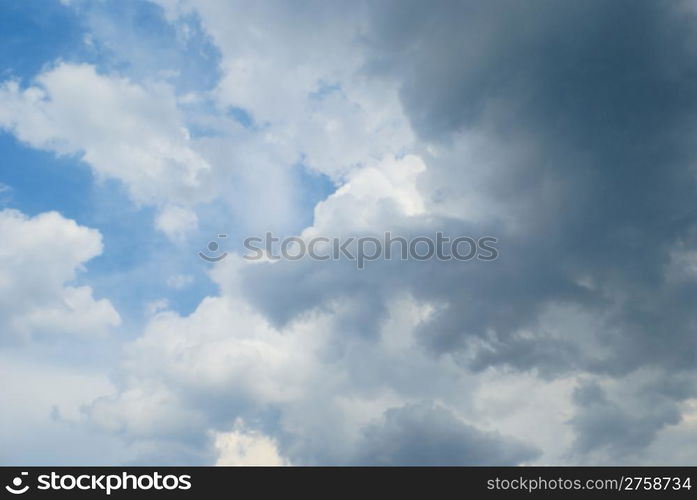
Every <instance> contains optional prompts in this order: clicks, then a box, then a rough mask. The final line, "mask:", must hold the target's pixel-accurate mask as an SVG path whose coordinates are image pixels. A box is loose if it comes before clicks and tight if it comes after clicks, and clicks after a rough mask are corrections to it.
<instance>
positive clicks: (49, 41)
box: [0, 0, 93, 83]
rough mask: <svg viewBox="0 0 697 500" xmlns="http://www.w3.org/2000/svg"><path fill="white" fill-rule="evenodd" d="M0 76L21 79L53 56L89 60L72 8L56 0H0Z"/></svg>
mask: <svg viewBox="0 0 697 500" xmlns="http://www.w3.org/2000/svg"><path fill="white" fill-rule="evenodd" d="M0 11H1V12H2V15H0V33H2V44H0V77H1V78H2V79H3V80H6V79H8V78H18V79H20V80H21V81H23V82H24V83H26V81H27V80H28V79H31V78H33V77H34V76H35V75H36V74H37V73H39V72H40V71H41V70H42V68H44V67H45V66H46V65H49V64H50V63H52V62H53V61H55V60H56V59H59V58H60V59H61V60H64V61H78V60H79V61H85V62H90V61H91V60H92V59H93V56H92V55H91V54H90V51H89V50H87V48H86V47H85V44H84V38H85V36H86V34H87V31H86V29H85V27H84V25H83V22H82V20H81V19H80V17H79V16H78V15H77V14H76V12H75V11H74V10H72V9H70V8H68V7H66V6H64V5H62V4H61V3H60V2H58V1H56V0H31V1H22V2H18V1H16V0H0Z"/></svg>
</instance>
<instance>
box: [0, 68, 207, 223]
mask: <svg viewBox="0 0 697 500" xmlns="http://www.w3.org/2000/svg"><path fill="white" fill-rule="evenodd" d="M0 102H1V103H2V106H0V127H2V128H5V129H7V130H10V131H11V132H12V133H14V134H15V135H16V136H17V138H18V139H20V140H21V141H24V142H26V143H28V144H29V145H31V146H33V147H35V148H39V149H45V150H48V151H52V152H55V153H57V154H70V155H81V157H82V159H83V160H84V161H85V162H86V163H88V164H89V165H90V166H91V167H92V169H93V172H94V173H95V175H96V177H97V178H98V179H105V178H114V179H118V180H120V181H122V182H123V183H124V184H125V185H126V186H127V188H128V190H129V192H130V194H131V196H132V198H133V200H134V201H135V202H137V203H147V204H154V205H163V204H165V203H174V204H180V205H191V204H192V203H195V202H196V201H200V200H202V199H206V198H207V197H208V196H209V195H210V193H209V192H208V191H207V190H206V179H207V176H208V173H209V171H210V165H209V164H208V163H207V162H206V161H205V160H204V159H203V158H202V157H201V156H200V154H198V153H197V152H196V151H194V150H193V149H192V147H191V144H190V138H189V135H188V132H187V130H186V128H185V127H184V121H183V117H182V115H181V114H180V112H179V110H178V108H177V101H176V96H175V95H174V91H173V89H172V88H171V87H170V86H168V85H166V84H163V83H148V84H146V85H137V84H135V83H133V82H131V81H129V80H128V79H126V78H123V77H119V76H113V75H104V74H99V73H98V72H97V70H96V69H95V67H94V66H91V65H88V64H70V63H59V64H58V65H56V66H55V67H53V68H51V69H48V70H47V71H45V72H43V73H41V74H40V75H39V76H37V77H36V79H35V83H34V85H32V86H30V87H28V88H25V89H22V88H20V86H19V84H18V83H17V82H16V81H13V80H9V81H5V82H4V83H3V84H2V85H0ZM164 217H165V218H168V219H170V218H169V217H168V216H167V215H164ZM185 222H186V224H185V225H184V227H180V226H177V227H172V225H171V224H169V225H166V229H168V230H171V231H173V232H174V233H175V234H179V232H180V231H181V230H183V229H188V228H189V226H190V225H191V217H188V218H187V219H186V221H185Z"/></svg>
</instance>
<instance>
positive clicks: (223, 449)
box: [214, 421, 289, 466]
mask: <svg viewBox="0 0 697 500" xmlns="http://www.w3.org/2000/svg"><path fill="white" fill-rule="evenodd" d="M214 446H215V449H216V451H217V452H218V460H217V462H216V465H250V466H253V465H265V466H269V465H289V464H288V461H287V460H286V459H284V458H283V457H282V456H281V455H280V454H279V451H278V447H277V445H276V443H275V442H274V440H273V439H271V438H269V437H268V436H264V435H263V434H261V433H260V432H258V431H254V430H252V431H249V430H246V429H245V427H244V424H243V423H242V421H239V422H238V423H237V424H236V425H235V430H233V431H230V432H216V433H215V434H214Z"/></svg>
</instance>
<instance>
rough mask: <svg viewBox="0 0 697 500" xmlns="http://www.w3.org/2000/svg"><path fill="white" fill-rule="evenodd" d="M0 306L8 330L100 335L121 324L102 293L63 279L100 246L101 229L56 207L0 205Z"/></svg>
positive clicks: (5, 327)
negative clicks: (29, 210) (26, 210)
mask: <svg viewBox="0 0 697 500" xmlns="http://www.w3.org/2000/svg"><path fill="white" fill-rule="evenodd" d="M0 234H2V235H3V244H2V247H0V311H1V312H2V314H1V315H0V317H2V320H1V322H2V324H3V331H4V332H5V333H6V334H11V335H12V334H14V335H29V334H31V333H32V332H64V333H71V334H79V335H86V336H93V335H101V334H104V333H106V332H107V331H108V330H109V328H111V327H114V326H117V325H119V324H120V317H119V315H118V313H117V312H116V310H115V309H114V307H113V306H112V305H111V303H110V302H109V301H108V300H106V299H95V298H94V297H93V296H92V289H91V288H90V287H89V286H72V285H68V284H67V283H69V282H71V281H72V280H73V279H74V278H75V277H76V271H78V270H80V269H82V268H83V265H84V263H85V262H87V261H88V260H90V259H92V258H93V257H96V256H97V255H99V254H100V253H101V252H102V242H101V235H100V234H99V232H98V231H96V230H94V229H89V228H86V227H83V226H79V225H77V224H76V223H75V221H72V220H69V219H66V218H64V217H62V216H61V215H60V214H58V213H56V212H47V213H43V214H40V215H37V216H35V217H27V216H26V215H23V214H22V213H20V212H18V211H15V210H9V209H6V210H3V211H0Z"/></svg>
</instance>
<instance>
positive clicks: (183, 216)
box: [155, 205, 198, 241]
mask: <svg viewBox="0 0 697 500" xmlns="http://www.w3.org/2000/svg"><path fill="white" fill-rule="evenodd" d="M155 227H156V228H157V229H159V230H160V231H162V232H163V233H165V234H166V235H167V236H168V237H169V238H170V239H172V240H175V241H182V240H184V239H185V238H186V236H187V234H189V233H191V232H192V231H195V230H196V228H197V227H198V217H197V216H196V213H194V212H193V211H191V210H188V209H186V208H183V207H179V206H174V205H166V206H165V207H164V208H163V209H162V210H161V211H160V213H159V214H158V215H157V217H156V218H155Z"/></svg>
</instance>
